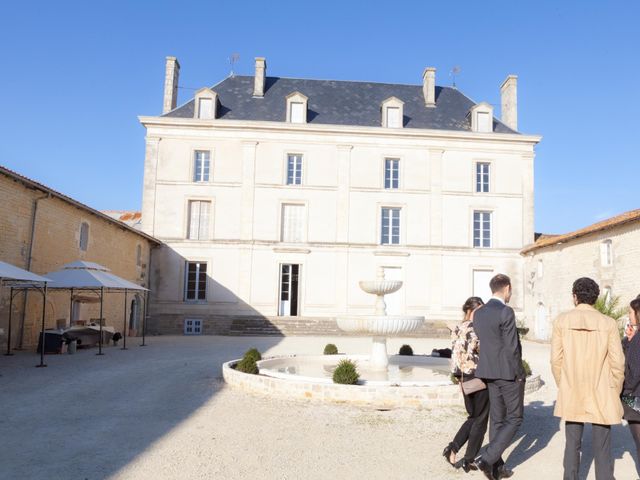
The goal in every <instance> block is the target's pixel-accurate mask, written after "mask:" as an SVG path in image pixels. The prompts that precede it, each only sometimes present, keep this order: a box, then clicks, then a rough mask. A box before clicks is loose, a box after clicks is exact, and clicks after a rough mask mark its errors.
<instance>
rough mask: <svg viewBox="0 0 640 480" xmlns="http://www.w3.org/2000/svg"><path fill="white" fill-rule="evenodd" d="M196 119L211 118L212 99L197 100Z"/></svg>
mask: <svg viewBox="0 0 640 480" xmlns="http://www.w3.org/2000/svg"><path fill="white" fill-rule="evenodd" d="M198 118H204V119H207V118H213V99H211V98H200V99H198Z"/></svg>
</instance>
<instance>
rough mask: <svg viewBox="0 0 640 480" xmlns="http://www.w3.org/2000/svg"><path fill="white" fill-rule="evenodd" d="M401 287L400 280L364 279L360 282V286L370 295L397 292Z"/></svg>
mask: <svg viewBox="0 0 640 480" xmlns="http://www.w3.org/2000/svg"><path fill="white" fill-rule="evenodd" d="M400 287H402V282H401V281H400V280H365V281H362V282H360V288H361V289H362V290H364V291H365V292H367V293H371V294H372V295H387V294H389V293H393V292H397V291H398V290H400Z"/></svg>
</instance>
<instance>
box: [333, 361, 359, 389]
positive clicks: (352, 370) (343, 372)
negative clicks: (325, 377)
mask: <svg viewBox="0 0 640 480" xmlns="http://www.w3.org/2000/svg"><path fill="white" fill-rule="evenodd" d="M359 378H360V375H359V374H358V368H357V367H356V364H355V363H354V362H352V361H351V360H341V361H340V363H338V366H337V367H336V369H335V370H334V371H333V383H341V384H343V385H355V384H356V383H358V379H359Z"/></svg>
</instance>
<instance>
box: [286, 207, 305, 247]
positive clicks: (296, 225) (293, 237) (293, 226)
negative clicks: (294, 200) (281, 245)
mask: <svg viewBox="0 0 640 480" xmlns="http://www.w3.org/2000/svg"><path fill="white" fill-rule="evenodd" d="M303 229H304V205H283V206H282V241H283V242H290V243H300V242H302V241H303Z"/></svg>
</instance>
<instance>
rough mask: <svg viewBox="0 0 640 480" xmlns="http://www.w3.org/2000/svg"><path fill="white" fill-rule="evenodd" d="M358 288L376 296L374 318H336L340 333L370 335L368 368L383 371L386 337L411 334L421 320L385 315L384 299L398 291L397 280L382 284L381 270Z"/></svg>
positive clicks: (387, 363)
mask: <svg viewBox="0 0 640 480" xmlns="http://www.w3.org/2000/svg"><path fill="white" fill-rule="evenodd" d="M359 285H360V288H361V289H362V290H363V291H365V292H367V293H369V294H371V295H375V296H376V310H375V314H374V315H352V316H340V317H338V318H337V323H338V327H339V328H340V330H342V331H344V332H349V333H362V334H370V335H372V345H371V355H370V358H369V362H370V368H372V369H374V370H386V369H387V367H388V365H389V355H388V354H387V337H391V336H400V335H402V334H405V333H409V332H413V331H414V330H416V329H417V328H418V327H419V326H420V325H422V323H423V322H424V317H422V316H414V315H387V305H386V303H385V301H384V296H385V295H388V294H391V293H394V292H397V291H398V290H400V288H401V287H402V282H401V281H399V280H385V278H384V269H382V268H378V272H377V279H376V280H372V281H362V282H360V283H359Z"/></svg>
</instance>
